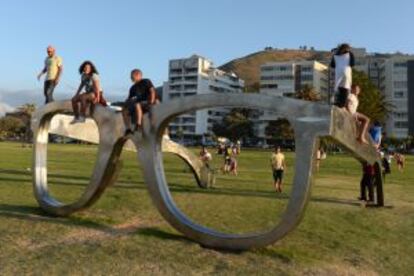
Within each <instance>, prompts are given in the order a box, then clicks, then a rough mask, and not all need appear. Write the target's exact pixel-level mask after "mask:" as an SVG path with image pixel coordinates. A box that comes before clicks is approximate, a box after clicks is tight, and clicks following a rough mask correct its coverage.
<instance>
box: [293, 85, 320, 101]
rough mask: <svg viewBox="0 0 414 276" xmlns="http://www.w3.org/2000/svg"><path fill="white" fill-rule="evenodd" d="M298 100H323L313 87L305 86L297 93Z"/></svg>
mask: <svg viewBox="0 0 414 276" xmlns="http://www.w3.org/2000/svg"><path fill="white" fill-rule="evenodd" d="M294 97H295V98H296V99H301V100H305V101H311V102H317V101H320V100H321V94H320V93H319V92H318V91H316V90H315V89H314V88H313V87H312V86H310V85H307V84H305V85H304V86H303V87H302V89H300V90H299V91H296V93H295V96H294Z"/></svg>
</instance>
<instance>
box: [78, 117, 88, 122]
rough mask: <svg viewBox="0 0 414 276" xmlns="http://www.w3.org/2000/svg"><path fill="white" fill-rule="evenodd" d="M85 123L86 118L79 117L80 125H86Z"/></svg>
mask: <svg viewBox="0 0 414 276" xmlns="http://www.w3.org/2000/svg"><path fill="white" fill-rule="evenodd" d="M85 121H86V119H85V117H83V116H79V119H78V122H79V123H84V122H85Z"/></svg>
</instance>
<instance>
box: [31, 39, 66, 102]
mask: <svg viewBox="0 0 414 276" xmlns="http://www.w3.org/2000/svg"><path fill="white" fill-rule="evenodd" d="M55 53H56V50H55V48H54V47H53V46H48V47H47V57H46V60H45V66H44V67H43V70H42V71H41V72H40V73H39V75H37V79H38V80H40V78H41V77H42V75H44V74H46V78H45V84H44V94H45V98H46V101H45V103H46V104H47V103H50V102H53V91H54V90H55V87H56V86H57V85H58V83H59V79H60V76H61V74H62V70H63V63H62V58H61V57H59V56H57V55H56V54H55Z"/></svg>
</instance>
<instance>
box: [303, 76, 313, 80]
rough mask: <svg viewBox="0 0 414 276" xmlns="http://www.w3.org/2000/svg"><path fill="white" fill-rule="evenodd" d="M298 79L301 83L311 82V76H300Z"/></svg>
mask: <svg viewBox="0 0 414 276" xmlns="http://www.w3.org/2000/svg"><path fill="white" fill-rule="evenodd" d="M300 78H301V80H302V81H313V75H302V76H301V77H300Z"/></svg>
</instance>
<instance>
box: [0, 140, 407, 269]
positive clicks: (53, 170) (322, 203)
mask: <svg viewBox="0 0 414 276" xmlns="http://www.w3.org/2000/svg"><path fill="white" fill-rule="evenodd" d="M95 154H96V147H95V146H85V145H82V146H78V145H50V146H49V160H48V162H49V187H50V190H51V193H52V194H53V195H54V196H56V197H57V198H58V199H60V200H62V201H64V202H70V201H72V200H74V199H76V198H77V196H79V195H80V193H81V192H82V190H83V188H84V187H85V185H86V184H87V183H88V179H89V175H90V173H91V171H92V166H93V164H94V161H95ZM213 156H214V158H215V161H214V166H215V167H216V168H218V167H219V166H220V163H221V158H219V157H217V156H216V155H213ZM122 159H123V169H122V172H121V174H120V176H119V179H118V181H117V183H116V184H115V185H114V186H113V187H110V188H109V189H108V190H107V191H106V193H105V194H104V195H103V196H102V198H101V199H100V200H99V201H98V203H97V204H96V205H94V206H93V207H92V208H90V209H89V210H87V211H84V212H82V213H77V214H75V215H72V216H71V217H68V218H54V217H50V216H47V215H46V214H45V213H43V212H42V211H41V210H40V209H39V208H38V207H37V203H36V201H35V199H34V197H33V194H32V186H31V172H30V171H29V170H30V169H29V168H30V167H31V148H22V147H21V145H20V144H17V143H0V275H21V274H23V273H25V274H26V273H27V274H34V275H45V274H62V273H65V274H67V273H70V274H90V275H96V274H98V275H100V274H134V275H136V274H140V275H144V274H145V275H147V274H226V275H227V274H232V275H236V274H271V275H275V274H276V275H278V274H282V275H285V274H287V275H298V274H311V275H312V274H315V275H377V274H381V275H391V274H392V275H413V274H414V261H413V257H414V158H413V157H408V158H407V161H408V162H407V163H408V166H407V168H406V170H405V172H403V173H400V172H397V170H396V168H395V167H394V164H393V168H392V169H393V172H392V174H391V175H390V176H388V177H387V181H386V184H385V202H386V205H387V206H388V207H387V208H381V209H379V208H362V207H361V206H360V204H359V203H358V201H357V200H356V198H357V197H358V191H359V178H360V171H361V169H360V166H359V164H358V163H357V162H356V161H355V160H354V159H352V158H350V157H349V156H346V155H338V156H328V159H327V160H325V162H323V163H322V164H321V169H320V172H319V173H318V174H317V175H316V177H315V182H314V186H313V191H312V199H311V202H310V204H309V205H308V209H307V211H306V214H305V217H304V219H303V222H302V223H301V224H300V225H299V227H298V228H297V229H296V230H295V231H294V232H292V233H291V234H290V235H288V236H287V237H286V238H285V239H283V240H281V241H279V242H278V243H276V244H274V245H272V246H268V247H266V248H262V249H255V250H251V251H246V252H242V253H230V252H221V251H216V250H210V249H205V248H202V247H201V246H199V245H198V244H197V243H194V242H192V241H190V240H188V239H186V238H185V237H184V236H182V235H181V234H180V233H178V232H177V231H175V230H174V229H173V228H172V227H170V226H169V225H168V224H167V223H166V222H165V221H164V219H163V218H162V217H161V216H160V215H159V214H158V212H157V210H156V209H155V207H154V206H153V205H152V203H151V199H150V198H149V195H148V193H147V191H146V187H145V183H144V182H143V179H142V177H141V171H140V169H139V164H138V163H137V161H136V156H135V154H134V153H131V152H124V153H123V157H122ZM287 159H288V165H289V168H288V170H287V173H286V183H285V187H284V188H285V190H284V192H283V193H282V194H276V193H275V192H274V191H273V187H272V185H271V182H272V178H271V174H270V172H269V152H265V151H247V150H246V151H243V152H242V154H241V156H240V157H239V176H237V177H236V176H223V175H218V178H217V184H216V186H215V187H214V188H213V189H210V190H202V189H199V188H197V187H196V185H195V183H194V180H193V178H192V176H191V174H190V173H189V171H188V169H187V168H186V167H185V165H184V163H182V161H180V160H179V159H178V158H176V157H173V156H170V155H166V156H165V161H164V162H165V164H164V165H165V168H166V172H167V179H168V182H169V186H170V189H171V192H172V194H173V197H174V199H175V200H176V202H177V205H178V206H179V207H180V208H181V209H182V210H183V211H184V212H185V213H186V214H188V216H189V217H191V218H192V219H193V220H194V221H196V222H199V223H201V224H204V225H207V226H209V227H212V228H215V229H218V230H221V231H225V232H229V233H247V232H252V231H264V230H267V229H269V228H271V227H273V226H274V225H275V224H276V223H277V222H278V218H279V217H280V214H281V213H282V211H283V208H285V207H286V204H287V202H288V198H289V191H290V188H291V185H290V184H291V180H292V173H293V172H292V170H293V168H292V165H293V163H294V154H291V153H288V154H287Z"/></svg>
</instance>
